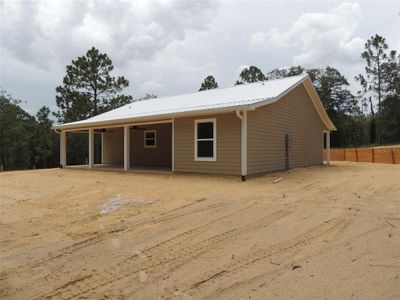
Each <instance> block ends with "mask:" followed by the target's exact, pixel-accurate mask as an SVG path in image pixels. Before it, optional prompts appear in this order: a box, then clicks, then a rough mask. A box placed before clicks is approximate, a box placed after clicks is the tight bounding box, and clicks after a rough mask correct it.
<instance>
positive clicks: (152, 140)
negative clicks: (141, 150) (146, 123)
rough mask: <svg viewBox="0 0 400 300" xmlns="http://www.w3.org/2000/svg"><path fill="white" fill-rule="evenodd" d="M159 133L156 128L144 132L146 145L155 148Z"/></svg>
mask: <svg viewBox="0 0 400 300" xmlns="http://www.w3.org/2000/svg"><path fill="white" fill-rule="evenodd" d="M156 138H157V133H156V131H155V130H146V131H145V132H144V147H145V148H155V147H156V146H157V141H156Z"/></svg>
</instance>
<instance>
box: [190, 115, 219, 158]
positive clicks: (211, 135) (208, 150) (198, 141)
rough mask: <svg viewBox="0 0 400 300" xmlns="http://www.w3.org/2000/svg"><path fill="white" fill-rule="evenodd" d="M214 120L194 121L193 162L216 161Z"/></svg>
mask: <svg viewBox="0 0 400 300" xmlns="http://www.w3.org/2000/svg"><path fill="white" fill-rule="evenodd" d="M216 149H217V147H216V120H215V119H207V120H196V121H195V160H216V157H217V155H216Z"/></svg>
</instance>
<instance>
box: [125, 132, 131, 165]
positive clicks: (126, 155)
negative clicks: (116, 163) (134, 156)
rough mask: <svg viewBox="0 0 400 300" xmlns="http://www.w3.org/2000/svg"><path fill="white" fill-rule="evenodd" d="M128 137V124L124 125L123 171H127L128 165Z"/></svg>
mask: <svg viewBox="0 0 400 300" xmlns="http://www.w3.org/2000/svg"><path fill="white" fill-rule="evenodd" d="M129 137H130V132H129V126H124V171H128V170H129V166H130V150H129V148H130V147H129V146H130V145H129V143H130V142H129Z"/></svg>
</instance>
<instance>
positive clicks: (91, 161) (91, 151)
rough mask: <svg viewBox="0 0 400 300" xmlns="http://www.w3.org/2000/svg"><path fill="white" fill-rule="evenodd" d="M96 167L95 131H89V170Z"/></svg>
mask: <svg viewBox="0 0 400 300" xmlns="http://www.w3.org/2000/svg"><path fill="white" fill-rule="evenodd" d="M93 167H94V131H93V129H89V169H93Z"/></svg>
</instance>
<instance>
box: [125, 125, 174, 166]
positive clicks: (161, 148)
mask: <svg viewBox="0 0 400 300" xmlns="http://www.w3.org/2000/svg"><path fill="white" fill-rule="evenodd" d="M139 127H141V128H145V129H146V130H155V131H156V147H155V148H145V147H144V130H134V131H131V136H130V156H131V165H135V166H156V167H171V166H172V124H171V123H162V124H152V125H140V126H139Z"/></svg>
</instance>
